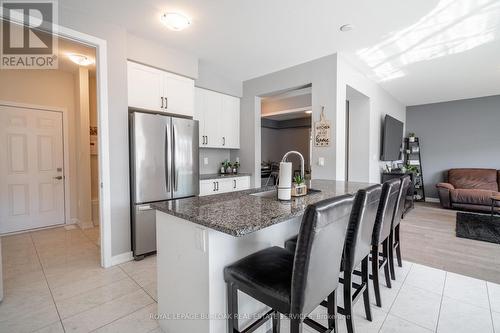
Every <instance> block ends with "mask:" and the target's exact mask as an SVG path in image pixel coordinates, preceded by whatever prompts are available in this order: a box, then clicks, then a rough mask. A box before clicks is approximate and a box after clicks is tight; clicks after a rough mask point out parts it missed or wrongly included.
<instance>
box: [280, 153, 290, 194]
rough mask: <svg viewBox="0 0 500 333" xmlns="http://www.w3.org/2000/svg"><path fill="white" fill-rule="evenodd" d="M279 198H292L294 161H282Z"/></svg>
mask: <svg viewBox="0 0 500 333" xmlns="http://www.w3.org/2000/svg"><path fill="white" fill-rule="evenodd" d="M278 199H279V200H291V199H292V162H280V172H279V182H278Z"/></svg>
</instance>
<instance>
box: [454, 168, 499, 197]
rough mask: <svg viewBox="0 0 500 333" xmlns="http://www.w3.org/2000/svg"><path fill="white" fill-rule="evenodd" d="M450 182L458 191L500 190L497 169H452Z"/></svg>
mask: <svg viewBox="0 0 500 333" xmlns="http://www.w3.org/2000/svg"><path fill="white" fill-rule="evenodd" d="M448 182H449V183H450V184H452V185H453V186H455V188H456V189H480V190H489V191H495V192H496V191H498V190H499V188H498V175H497V170H495V169H450V170H449V171H448ZM452 200H453V199H452Z"/></svg>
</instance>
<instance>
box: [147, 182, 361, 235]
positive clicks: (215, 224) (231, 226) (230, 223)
mask: <svg viewBox="0 0 500 333" xmlns="http://www.w3.org/2000/svg"><path fill="white" fill-rule="evenodd" d="M369 185H370V184H368V183H356V182H341V181H332V180H314V181H312V184H311V186H310V188H312V189H316V190H320V191H321V192H315V193H312V194H308V195H306V196H303V197H297V198H292V200H291V201H279V200H277V199H276V198H270V197H259V196H255V195H252V194H255V193H259V192H265V191H270V190H273V189H274V187H263V188H258V189H250V190H245V191H239V192H231V193H225V194H217V195H211V196H206V197H193V198H186V199H180V200H174V201H165V202H159V203H155V204H152V205H151V206H152V207H153V208H155V209H157V210H159V211H161V212H164V213H166V214H169V215H174V216H176V217H179V218H181V219H185V220H188V221H190V222H193V223H196V224H199V225H202V226H205V227H208V228H210V229H214V230H217V231H220V232H223V233H226V234H229V235H231V236H235V237H241V236H244V235H247V234H250V233H252V232H255V231H257V230H260V229H263V228H266V227H269V226H271V225H274V224H276V223H280V222H283V221H286V220H289V219H291V218H294V217H297V216H301V215H302V214H303V212H304V210H305V208H306V207H307V205H309V204H313V203H316V202H318V201H321V200H323V199H327V198H331V197H335V196H338V195H342V194H346V193H351V194H352V193H356V192H357V190H358V189H360V188H363V187H367V186H369Z"/></svg>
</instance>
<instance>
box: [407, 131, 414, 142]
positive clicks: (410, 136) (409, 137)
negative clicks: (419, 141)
mask: <svg viewBox="0 0 500 333" xmlns="http://www.w3.org/2000/svg"><path fill="white" fill-rule="evenodd" d="M408 141H410V142H415V133H413V132H412V133H410V134H408Z"/></svg>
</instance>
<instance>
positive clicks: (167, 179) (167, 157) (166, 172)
mask: <svg viewBox="0 0 500 333" xmlns="http://www.w3.org/2000/svg"><path fill="white" fill-rule="evenodd" d="M162 99H163V97H162ZM169 136H170V133H169V126H168V125H167V126H165V183H166V184H165V185H166V186H167V192H170V182H169V179H170V175H169V172H168V169H169V168H168V165H169V163H168V159H169V150H170V149H169V146H168V144H169V142H168V137H169Z"/></svg>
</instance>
